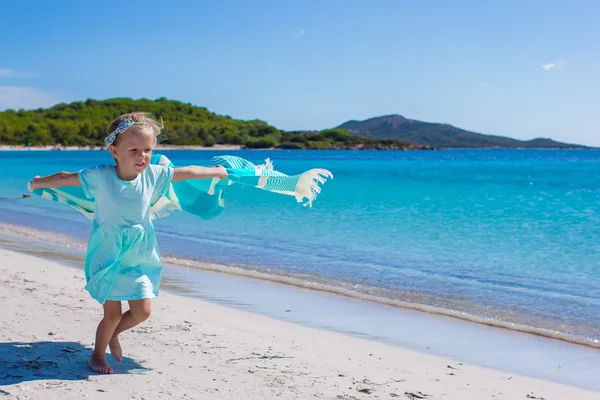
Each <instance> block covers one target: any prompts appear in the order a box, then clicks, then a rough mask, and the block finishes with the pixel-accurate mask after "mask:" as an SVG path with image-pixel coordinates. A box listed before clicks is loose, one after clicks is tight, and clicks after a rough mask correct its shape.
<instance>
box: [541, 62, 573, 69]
mask: <svg viewBox="0 0 600 400" xmlns="http://www.w3.org/2000/svg"><path fill="white" fill-rule="evenodd" d="M565 65H567V62H566V61H564V60H558V61H554V62H551V63H548V64H544V65H542V69H543V70H544V71H550V70H552V69H559V68H562V67H564V66H565Z"/></svg>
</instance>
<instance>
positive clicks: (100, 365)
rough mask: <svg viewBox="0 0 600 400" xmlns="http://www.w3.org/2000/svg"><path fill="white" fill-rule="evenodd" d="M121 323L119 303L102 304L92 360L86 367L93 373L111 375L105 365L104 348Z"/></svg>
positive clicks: (111, 371)
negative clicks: (102, 308) (102, 311)
mask: <svg viewBox="0 0 600 400" xmlns="http://www.w3.org/2000/svg"><path fill="white" fill-rule="evenodd" d="M119 321H121V302H120V301H107V302H106V303H104V318H103V319H102V321H100V323H99V324H98V329H97V330H96V343H95V345H94V352H93V353H92V358H91V359H90V361H89V362H88V365H89V366H90V368H91V369H93V370H94V371H95V372H99V373H101V374H112V373H113V370H112V368H110V367H109V366H108V364H107V363H106V354H105V352H106V346H108V342H109V341H110V338H111V337H112V335H113V332H114V331H115V328H116V327H117V325H119Z"/></svg>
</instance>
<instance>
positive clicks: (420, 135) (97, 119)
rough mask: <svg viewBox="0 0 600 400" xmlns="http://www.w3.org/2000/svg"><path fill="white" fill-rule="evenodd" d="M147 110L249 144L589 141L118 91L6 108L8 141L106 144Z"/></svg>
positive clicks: (169, 136) (193, 137) (172, 131)
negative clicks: (233, 109)
mask: <svg viewBox="0 0 600 400" xmlns="http://www.w3.org/2000/svg"><path fill="white" fill-rule="evenodd" d="M131 111H146V112H148V113H150V114H152V115H153V116H154V117H155V118H159V119H160V118H162V119H163V121H164V130H163V133H162V135H161V138H160V144H161V145H166V146H202V147H209V148H210V147H213V146H215V145H228V146H236V148H247V149H272V148H275V149H297V150H303V149H323V150H326V149H334V150H363V149H367V150H433V149H448V148H561V149H564V148H571V149H577V148H586V146H581V145H577V144H570V143H561V142H557V141H554V140H552V139H549V138H536V139H532V140H518V139H513V138H509V137H504V136H494V135H485V134H481V133H475V132H470V131H466V130H464V129H460V128H457V127H454V126H452V125H448V124H443V123H431V122H422V121H417V120H411V119H407V118H404V117H403V116H401V115H385V116H381V117H374V118H370V119H367V120H364V121H354V120H353V121H347V122H345V123H343V124H341V125H339V126H337V127H334V128H331V129H324V130H321V131H285V130H281V129H278V128H276V127H274V126H272V125H269V124H268V123H267V122H265V121H261V120H258V119H256V120H250V121H244V120H239V119H233V118H231V117H229V116H223V115H217V114H215V113H212V112H210V111H208V110H207V109H206V108H204V107H197V106H194V105H192V104H188V103H182V102H180V101H176V100H168V99H166V98H164V97H162V98H159V99H157V100H149V99H138V100H134V99H130V98H116V99H108V100H92V99H89V100H86V101H83V102H82V101H76V102H73V103H69V104H65V103H61V104H57V105H55V106H53V107H50V108H39V109H36V110H6V111H3V112H0V145H5V146H6V145H8V146H15V147H29V146H33V147H37V146H45V147H47V146H56V147H62V146H67V147H87V148H95V147H102V146H104V138H105V137H106V127H107V126H108V124H109V123H110V121H112V120H113V119H114V118H115V117H116V116H118V115H121V114H124V113H128V112H131Z"/></svg>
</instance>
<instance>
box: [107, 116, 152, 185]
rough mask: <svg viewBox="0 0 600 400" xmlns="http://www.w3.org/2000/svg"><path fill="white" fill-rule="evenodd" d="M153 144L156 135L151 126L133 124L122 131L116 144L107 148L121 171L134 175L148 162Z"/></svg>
mask: <svg viewBox="0 0 600 400" xmlns="http://www.w3.org/2000/svg"><path fill="white" fill-rule="evenodd" d="M155 144H156V136H154V131H153V130H152V128H151V127H149V126H146V125H135V126H132V127H131V128H129V129H127V131H125V132H124V133H122V134H121V137H119V138H118V140H117V144H116V145H111V146H109V148H108V149H109V151H110V152H111V154H112V156H113V157H114V158H115V160H117V164H118V166H119V170H120V171H121V173H123V175H128V176H133V177H135V176H137V175H139V174H141V173H142V172H143V171H144V170H145V169H146V167H148V164H150V158H151V157H152V149H153V148H154V145H155Z"/></svg>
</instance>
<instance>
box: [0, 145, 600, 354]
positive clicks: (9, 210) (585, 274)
mask: <svg viewBox="0 0 600 400" xmlns="http://www.w3.org/2000/svg"><path fill="white" fill-rule="evenodd" d="M163 153H164V154H166V155H167V156H168V157H169V158H171V160H172V161H173V162H174V163H175V164H177V165H186V164H200V165H202V164H207V163H208V161H209V160H210V158H211V157H213V156H215V155H219V154H222V152H215V151H165V152H163ZM228 154H234V155H238V156H241V157H245V158H248V159H250V160H251V161H253V162H256V163H262V162H263V161H264V159H265V158H270V159H271V160H272V161H273V162H274V165H275V168H276V169H279V170H281V171H283V172H286V173H299V172H302V171H303V170H306V169H310V168H315V167H320V168H326V169H329V170H330V171H332V173H333V174H334V179H333V180H331V181H329V182H327V183H326V184H325V186H324V187H323V192H322V193H321V195H320V196H319V197H318V199H317V200H316V202H315V203H314V205H313V207H312V208H305V207H302V205H301V204H298V203H296V202H295V200H294V199H293V198H291V197H287V196H280V195H274V194H271V193H266V192H261V191H258V190H252V189H248V188H237V187H232V188H231V192H230V193H229V195H228V196H227V197H226V199H225V200H226V209H225V212H224V213H223V215H221V216H220V217H218V218H217V219H215V220H212V221H202V220H200V219H198V218H195V217H193V216H190V215H185V214H175V215H172V216H171V217H169V218H167V219H162V220H158V221H157V222H156V226H157V231H158V233H159V241H160V244H161V248H162V251H163V254H164V255H165V256H167V257H169V260H171V261H172V262H176V263H182V264H190V263H192V264H193V263H194V262H205V261H209V262H213V263H218V264H222V265H225V266H230V267H231V266H236V267H238V268H229V269H228V270H229V271H230V272H233V273H239V272H240V271H242V272H243V271H248V270H257V271H261V272H263V273H264V274H265V275H264V277H266V278H269V279H273V280H280V281H284V282H286V283H289V284H295V285H298V286H305V287H310V288H314V289H319V290H327V291H333V292H340V293H343V294H345V295H348V296H356V297H365V296H367V298H368V299H369V300H372V301H375V302H383V303H386V304H391V305H397V306H401V307H408V308H416V309H422V310H425V311H430V312H435V313H440V314H448V315H452V316H455V317H459V318H462V319H468V320H473V321H476V322H483V323H486V324H491V325H499V326H503V327H506V328H510V329H515V330H521V331H529V332H534V333H537V334H541V335H545V336H550V337H558V338H561V339H564V340H568V341H572V342H577V343H583V344H587V345H590V346H594V347H600V320H599V319H598V310H599V309H600V240H599V239H600V151H596V150H581V151H566V150H565V151H562V150H477V151H472V150H452V151H435V152H410V151H398V152H378V151H359V152H351V151H235V152H228ZM0 161H1V163H0V176H1V179H0V224H11V225H17V226H21V227H27V228H33V229H34V230H36V231H43V232H48V231H50V232H59V233H61V234H64V235H68V236H71V237H73V238H74V240H75V241H80V242H83V241H85V238H86V236H87V233H88V230H89V221H87V220H86V219H85V218H84V217H83V216H82V215H80V214H79V213H77V212H75V211H73V210H71V209H70V208H68V207H66V206H64V205H59V204H56V203H53V202H50V201H46V200H42V199H40V198H28V199H15V198H18V197H19V196H21V195H22V194H23V193H25V192H26V182H27V181H28V180H29V179H31V177H33V176H34V175H36V174H37V175H46V174H50V173H53V172H57V171H60V170H67V171H75V170H78V169H80V168H85V167H89V166H93V165H96V164H100V163H110V162H111V161H112V160H111V159H110V157H109V155H108V153H107V152H105V151H81V152H79V151H46V152H42V151H40V152H35V151H18V152H17V151H14V152H12V151H5V152H0ZM27 231H28V232H31V230H30V229H28V230H27Z"/></svg>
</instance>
